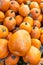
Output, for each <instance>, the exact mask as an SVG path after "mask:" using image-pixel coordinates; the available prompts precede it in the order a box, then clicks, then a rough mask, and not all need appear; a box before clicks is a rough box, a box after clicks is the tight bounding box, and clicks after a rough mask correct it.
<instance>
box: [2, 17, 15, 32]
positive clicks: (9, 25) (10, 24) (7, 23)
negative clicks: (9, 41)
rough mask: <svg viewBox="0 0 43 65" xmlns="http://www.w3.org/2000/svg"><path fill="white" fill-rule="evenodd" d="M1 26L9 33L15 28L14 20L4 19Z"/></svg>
mask: <svg viewBox="0 0 43 65" xmlns="http://www.w3.org/2000/svg"><path fill="white" fill-rule="evenodd" d="M3 24H4V25H5V26H6V27H7V28H8V29H9V31H11V30H13V29H14V28H15V26H16V20H15V18H14V17H6V18H5V20H4V23H3Z"/></svg>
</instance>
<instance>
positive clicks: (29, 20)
mask: <svg viewBox="0 0 43 65" xmlns="http://www.w3.org/2000/svg"><path fill="white" fill-rule="evenodd" d="M23 21H24V22H28V23H29V24H30V25H31V26H33V22H34V20H33V18H32V17H30V16H27V17H25V18H24V20H23Z"/></svg>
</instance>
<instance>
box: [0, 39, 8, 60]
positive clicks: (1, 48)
mask: <svg viewBox="0 0 43 65" xmlns="http://www.w3.org/2000/svg"><path fill="white" fill-rule="evenodd" d="M7 44H8V41H7V40H6V39H0V59H3V58H5V57H7V56H8V53H9V51H8V48H7Z"/></svg>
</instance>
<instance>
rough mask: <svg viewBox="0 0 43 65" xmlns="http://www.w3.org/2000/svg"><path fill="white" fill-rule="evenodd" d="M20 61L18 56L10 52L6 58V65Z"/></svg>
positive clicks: (12, 64) (13, 64) (14, 64)
mask: <svg viewBox="0 0 43 65" xmlns="http://www.w3.org/2000/svg"><path fill="white" fill-rule="evenodd" d="M18 61H19V57H18V56H14V55H13V54H9V55H8V57H7V58H6V60H5V64H6V65H16V64H17V63H18Z"/></svg>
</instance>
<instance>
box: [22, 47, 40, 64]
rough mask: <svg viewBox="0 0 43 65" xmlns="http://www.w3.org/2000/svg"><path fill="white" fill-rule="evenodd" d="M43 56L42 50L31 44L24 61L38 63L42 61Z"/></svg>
mask: <svg viewBox="0 0 43 65" xmlns="http://www.w3.org/2000/svg"><path fill="white" fill-rule="evenodd" d="M40 58H41V53H40V51H39V50H38V49H37V48H36V47H34V46H31V48H30V50H29V52H28V53H27V55H26V56H24V57H23V60H24V62H27V63H28V62H30V63H31V64H33V65H34V64H37V63H38V62H39V61H40Z"/></svg>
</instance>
